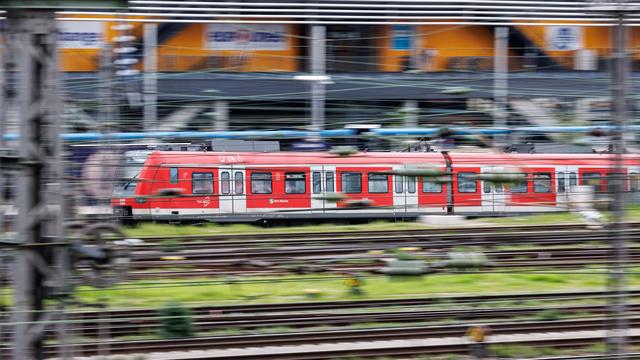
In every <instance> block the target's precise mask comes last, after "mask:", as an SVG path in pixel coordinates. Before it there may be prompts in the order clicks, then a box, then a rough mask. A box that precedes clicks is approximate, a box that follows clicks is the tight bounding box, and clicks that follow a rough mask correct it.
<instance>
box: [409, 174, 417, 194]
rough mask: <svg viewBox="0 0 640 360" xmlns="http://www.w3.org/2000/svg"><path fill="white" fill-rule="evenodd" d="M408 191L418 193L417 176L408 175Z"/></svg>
mask: <svg viewBox="0 0 640 360" xmlns="http://www.w3.org/2000/svg"><path fill="white" fill-rule="evenodd" d="M407 192H408V193H409V194H415V193H416V177H415V176H407Z"/></svg>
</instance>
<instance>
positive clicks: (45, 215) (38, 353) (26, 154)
mask: <svg viewBox="0 0 640 360" xmlns="http://www.w3.org/2000/svg"><path fill="white" fill-rule="evenodd" d="M6 21H7V29H8V30H7V31H9V32H11V35H10V36H9V39H8V40H9V41H10V42H11V45H10V46H11V47H12V48H13V49H14V53H13V54H12V55H13V56H15V60H16V64H17V71H18V72H17V79H18V81H17V88H18V96H17V99H16V100H17V107H18V113H19V115H18V116H19V120H20V153H19V156H20V160H21V167H20V170H19V176H20V181H19V182H18V204H19V216H18V232H19V234H20V235H19V241H20V247H19V248H18V253H17V255H16V260H15V264H14V270H13V274H14V286H15V295H14V305H13V306H14V319H13V323H14V324H15V328H14V332H13V344H14V347H13V358H14V360H38V359H42V358H43V357H44V353H43V346H42V345H43V339H44V330H45V326H46V325H47V324H48V323H49V322H50V320H51V319H52V313H51V312H47V311H46V309H45V299H46V298H47V297H50V296H51V295H53V293H54V292H55V291H56V290H59V289H62V288H64V279H62V278H61V276H60V272H59V271H58V270H59V269H57V268H56V266H55V261H56V259H57V257H58V251H59V250H60V249H59V248H56V243H58V242H60V241H61V240H62V239H63V236H64V235H63V220H62V197H61V180H62V159H61V153H62V151H61V144H60V139H59V128H60V123H59V120H60V110H61V109H60V108H61V106H60V105H61V104H60V99H59V89H58V79H57V74H58V68H57V62H56V58H57V47H56V40H57V28H56V22H55V12H54V11H53V10H49V9H47V10H42V9H22V8H20V9H11V8H10V9H9V10H8V11H7V20H6ZM62 342H63V343H64V341H62Z"/></svg>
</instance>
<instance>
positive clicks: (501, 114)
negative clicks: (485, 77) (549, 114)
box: [493, 27, 509, 146]
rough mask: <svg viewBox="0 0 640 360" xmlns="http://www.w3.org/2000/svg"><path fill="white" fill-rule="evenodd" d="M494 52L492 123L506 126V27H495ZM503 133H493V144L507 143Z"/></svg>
mask: <svg viewBox="0 0 640 360" xmlns="http://www.w3.org/2000/svg"><path fill="white" fill-rule="evenodd" d="M494 48H495V50H494V51H495V54H494V60H493V61H494V65H493V66H494V68H493V102H494V112H493V125H494V126H495V127H506V126H507V119H508V113H507V99H508V88H507V86H508V84H507V72H508V71H509V58H508V52H509V29H508V28H507V27H496V28H495V46H494ZM506 143H507V138H506V136H504V135H495V137H494V146H505V145H507V144H506Z"/></svg>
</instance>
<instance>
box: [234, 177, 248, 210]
mask: <svg viewBox="0 0 640 360" xmlns="http://www.w3.org/2000/svg"><path fill="white" fill-rule="evenodd" d="M245 177H246V170H245V167H244V166H238V165H234V166H233V174H232V178H231V179H232V180H231V191H232V193H233V195H232V197H233V212H234V214H238V213H245V212H247V189H246V186H245V184H246V182H245Z"/></svg>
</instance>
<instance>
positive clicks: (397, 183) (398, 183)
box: [393, 175, 404, 194]
mask: <svg viewBox="0 0 640 360" xmlns="http://www.w3.org/2000/svg"><path fill="white" fill-rule="evenodd" d="M403 181H404V179H403V176H402V175H395V176H394V177H393V187H394V189H395V192H396V194H402V192H403V191H404V184H403V183H402V182H403Z"/></svg>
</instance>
